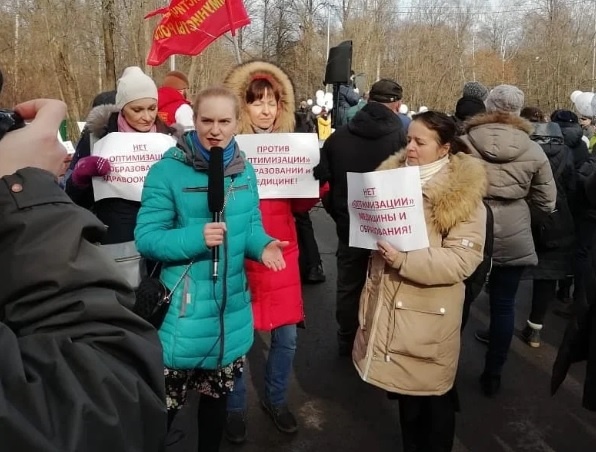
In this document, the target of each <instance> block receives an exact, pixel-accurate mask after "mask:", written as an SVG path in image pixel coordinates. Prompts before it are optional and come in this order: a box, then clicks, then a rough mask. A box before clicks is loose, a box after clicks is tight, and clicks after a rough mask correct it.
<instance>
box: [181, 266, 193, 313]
mask: <svg viewBox="0 0 596 452" xmlns="http://www.w3.org/2000/svg"><path fill="white" fill-rule="evenodd" d="M181 285H182V296H181V299H180V309H179V311H178V317H179V318H182V317H186V316H189V315H190V314H191V312H189V311H190V310H191V308H192V302H193V300H192V292H191V290H190V286H191V284H190V277H189V276H188V275H185V276H184V280H183V281H182V283H181Z"/></svg>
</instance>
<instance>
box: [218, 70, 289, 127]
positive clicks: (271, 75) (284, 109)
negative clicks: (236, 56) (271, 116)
mask: <svg viewBox="0 0 596 452" xmlns="http://www.w3.org/2000/svg"><path fill="white" fill-rule="evenodd" d="M259 75H261V76H265V77H266V78H268V79H269V80H272V81H273V83H276V84H277V85H278V86H279V87H280V91H281V100H280V104H281V105H280V107H281V108H280V110H279V113H278V117H277V119H276V120H275V124H274V127H273V131H274V132H278V133H288V132H294V131H295V128H296V117H295V116H294V110H296V102H295V98H294V85H293V83H292V80H290V77H289V76H288V75H287V74H286V73H285V72H284V71H283V70H282V69H281V68H280V67H278V66H276V65H275V64H272V63H267V62H265V61H258V60H257V61H249V62H247V63H243V64H240V65H238V66H236V67H235V68H233V69H232V70H231V71H230V72H229V73H228V75H227V76H226V78H225V80H224V85H226V86H227V87H228V88H230V89H231V90H232V91H233V92H234V94H236V95H237V96H238V98H239V99H240V126H239V130H238V133H254V132H253V129H252V127H251V124H250V119H249V118H248V113H247V106H246V101H245V98H246V89H247V88H248V85H249V84H250V82H251V81H252V80H254V79H255V78H256V77H258V76H259Z"/></svg>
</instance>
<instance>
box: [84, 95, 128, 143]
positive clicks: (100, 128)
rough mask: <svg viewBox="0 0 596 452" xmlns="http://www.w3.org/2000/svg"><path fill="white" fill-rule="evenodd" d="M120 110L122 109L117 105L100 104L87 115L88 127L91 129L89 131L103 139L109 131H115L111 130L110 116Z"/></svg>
mask: <svg viewBox="0 0 596 452" xmlns="http://www.w3.org/2000/svg"><path fill="white" fill-rule="evenodd" d="M119 112H120V109H119V108H118V107H116V105H113V104H106V105H99V106H97V107H95V108H93V109H92V110H91V111H90V112H89V115H88V116H87V125H86V127H87V128H88V129H89V132H91V133H92V134H93V135H94V136H95V137H96V138H97V139H101V138H103V137H105V136H106V135H107V134H108V133H110V132H113V130H110V129H111V124H110V122H111V121H110V117H111V116H112V115H113V114H114V113H119ZM112 121H113V120H112ZM116 130H117V129H116Z"/></svg>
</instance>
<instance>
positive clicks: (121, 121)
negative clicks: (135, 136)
mask: <svg viewBox="0 0 596 452" xmlns="http://www.w3.org/2000/svg"><path fill="white" fill-rule="evenodd" d="M118 132H133V133H143V132H139V131H138V130H137V129H135V128H134V127H132V126H131V125H130V124H129V123H128V122H127V121H126V119H125V118H124V115H123V114H122V112H120V113H118ZM148 132H149V133H155V132H157V126H156V125H155V122H154V123H153V125H152V126H151V129H150V130H148Z"/></svg>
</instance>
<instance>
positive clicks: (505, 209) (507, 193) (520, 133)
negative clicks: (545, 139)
mask: <svg viewBox="0 0 596 452" xmlns="http://www.w3.org/2000/svg"><path fill="white" fill-rule="evenodd" d="M532 130H533V127H532V125H531V124H530V123H529V122H527V121H526V120H524V119H522V118H520V117H518V116H513V115H510V114H504V113H489V114H485V115H480V116H476V117H474V118H472V120H471V121H470V122H468V123H467V125H466V131H467V134H466V135H465V136H463V137H462V139H463V140H464V142H465V143H466V144H467V145H468V147H469V148H470V151H471V153H472V155H474V156H476V157H478V158H481V159H482V160H483V162H484V165H485V167H486V172H487V174H488V190H487V197H486V200H487V202H488V204H489V205H490V207H491V208H492V211H493V215H494V221H495V226H494V249H493V261H494V264H495V265H497V266H525V265H536V264H537V263H538V258H537V256H536V251H535V249H534V241H533V239H532V230H531V220H530V208H529V206H528V203H529V204H532V205H533V207H535V208H536V209H537V210H539V211H542V212H544V213H550V212H552V211H553V210H554V208H555V203H556V197H557V189H556V185H555V182H554V180H553V173H552V171H551V167H550V164H549V161H548V158H547V157H546V155H545V154H544V152H543V151H542V149H541V148H540V146H539V145H538V144H537V143H534V142H533V141H531V140H530V137H529V134H530V133H531V132H532Z"/></svg>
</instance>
